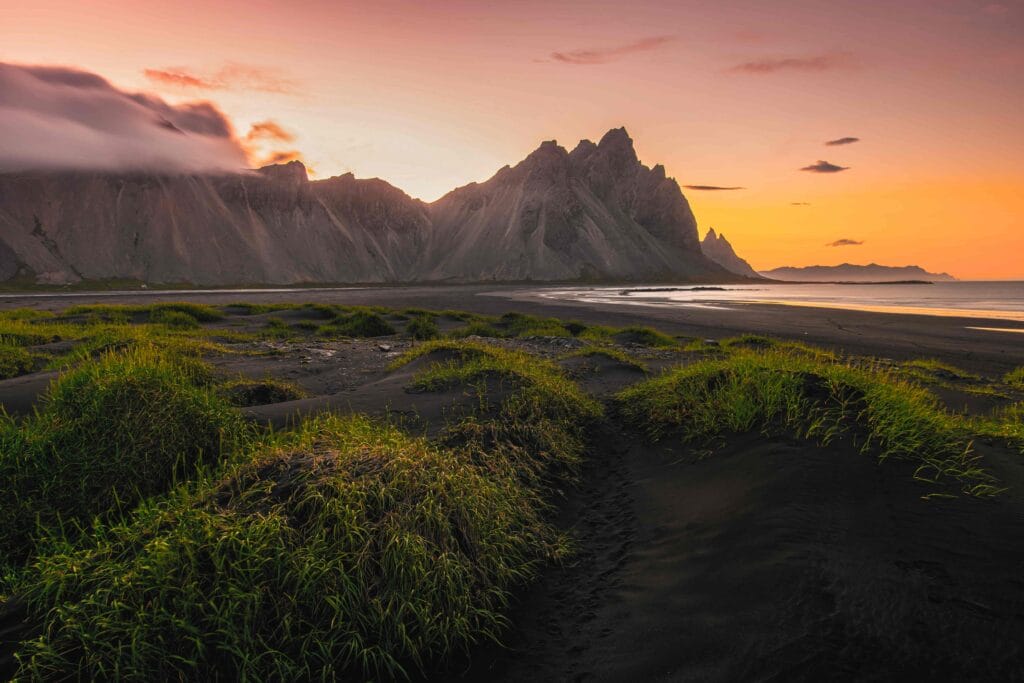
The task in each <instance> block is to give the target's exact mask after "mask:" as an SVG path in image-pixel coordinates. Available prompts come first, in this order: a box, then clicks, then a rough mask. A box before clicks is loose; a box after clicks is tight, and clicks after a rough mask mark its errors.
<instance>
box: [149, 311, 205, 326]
mask: <svg viewBox="0 0 1024 683" xmlns="http://www.w3.org/2000/svg"><path fill="white" fill-rule="evenodd" d="M149 322H151V323H153V324H156V325H167V326H168V327H173V328H175V329H179V330H194V329H197V328H198V327H199V321H198V320H196V319H195V318H194V317H192V316H191V315H189V314H188V313H185V312H184V311H176V310H173V309H163V310H158V311H153V313H152V314H151V315H150V316H149Z"/></svg>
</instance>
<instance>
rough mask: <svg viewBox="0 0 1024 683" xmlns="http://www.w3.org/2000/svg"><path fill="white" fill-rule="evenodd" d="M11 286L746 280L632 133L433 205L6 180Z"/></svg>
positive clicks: (305, 182) (346, 189) (25, 176)
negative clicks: (711, 247)
mask: <svg viewBox="0 0 1024 683" xmlns="http://www.w3.org/2000/svg"><path fill="white" fill-rule="evenodd" d="M0 279H3V280H12V279H14V280H16V281H18V282H26V283H27V282H38V283H48V284H61V283H73V282H77V281H81V280H87V281H92V280H103V279H131V280H138V281H142V282H150V283H189V284H197V285H240V284H293V283H315V282H320V283H373V282H414V281H431V282H435V281H458V282H466V281H519V280H535V281H553V280H613V281H623V280H645V281H655V280H657V281H687V280H718V281H725V280H730V279H735V276H734V275H733V274H731V273H729V272H728V271H727V270H726V269H724V268H722V267H721V266H719V265H718V264H717V263H715V262H713V261H711V260H710V259H708V258H706V257H705V256H704V255H703V253H702V251H701V246H700V243H699V241H698V236H697V226H696V221H695V220H694V217H693V213H692V212H691V210H690V207H689V204H688V203H687V201H686V198H685V197H684V196H683V194H682V192H681V191H680V189H679V185H678V184H677V183H676V182H675V181H674V180H672V179H671V178H667V177H666V176H665V169H664V168H663V167H662V166H655V167H653V168H648V167H646V166H644V165H643V164H641V163H640V161H639V160H638V159H637V156H636V153H635V151H634V150H633V143H632V140H631V139H630V138H629V135H628V134H627V133H626V131H625V129H622V128H620V129H615V130H612V131H609V132H608V133H607V134H606V135H605V136H604V137H603V138H602V139H601V141H600V142H599V143H597V144H594V143H593V142H590V141H587V140H584V141H582V142H580V143H579V145H578V146H577V147H576V148H575V149H574V150H573V151H572V152H568V151H566V150H565V149H564V148H562V147H560V146H558V145H557V144H556V143H555V142H545V143H543V144H542V145H541V146H540V148H539V149H537V150H536V151H534V152H533V153H532V154H530V155H529V156H528V157H526V159H524V160H523V161H522V162H520V163H519V164H517V165H516V166H513V167H505V168H503V169H501V170H500V171H498V172H497V173H496V174H495V175H494V177H492V178H491V179H490V180H487V181H485V182H482V183H472V184H470V185H467V186H465V187H461V188H459V189H456V190H453V191H452V192H450V193H449V194H447V195H445V196H444V197H442V198H441V199H439V200H437V201H436V202H434V203H432V204H427V203H425V202H421V201H419V200H417V199H413V198H412V197H410V196H408V195H407V194H405V193H404V192H402V191H401V190H399V189H397V188H395V187H393V186H391V185H389V184H388V183H386V182H384V181H382V180H378V179H370V180H359V179H356V178H355V177H354V176H352V174H345V175H342V176H337V177H333V178H328V179H326V180H316V181H310V180H309V179H308V177H307V173H306V169H305V167H304V166H303V165H302V164H301V163H299V162H290V163H288V164H282V165H276V166H269V167H266V168H263V169H260V170H259V171H256V172H249V173H239V174H222V175H184V174H171V173H168V174H140V173H132V174H110V173H87V172H63V173H47V172H31V173H30V172H24V173H7V174H0Z"/></svg>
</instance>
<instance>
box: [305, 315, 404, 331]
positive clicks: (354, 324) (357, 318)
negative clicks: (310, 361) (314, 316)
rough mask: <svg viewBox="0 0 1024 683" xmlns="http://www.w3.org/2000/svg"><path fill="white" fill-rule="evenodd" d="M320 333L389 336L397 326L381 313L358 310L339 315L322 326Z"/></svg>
mask: <svg viewBox="0 0 1024 683" xmlns="http://www.w3.org/2000/svg"><path fill="white" fill-rule="evenodd" d="M319 334H321V335H323V336H331V337H334V336H341V337H387V336H389V335H392V334H395V328H394V327H392V326H391V323H389V322H388V321H387V320H385V319H384V318H383V317H382V316H381V314H380V313H376V312H373V311H363V310H356V311H353V312H351V313H342V314H341V315H338V316H337V317H335V318H334V319H333V320H331V322H330V323H328V324H327V325H324V326H323V327H321V328H320V329H319Z"/></svg>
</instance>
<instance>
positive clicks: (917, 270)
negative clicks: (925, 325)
mask: <svg viewBox="0 0 1024 683" xmlns="http://www.w3.org/2000/svg"><path fill="white" fill-rule="evenodd" d="M761 275H763V276H765V277H767V278H771V279H773V280H785V281H790V282H899V281H906V280H927V281H929V282H952V281H954V280H956V278H955V277H953V276H952V275H950V274H949V273H929V272H928V271H926V270H925V269H923V268H921V267H920V266H880V265H878V264H877V263H869V264H868V265H866V266H858V265H854V264H852V263H843V264H842V265H838V266H805V267H803V268H794V267H784V268H775V269H774V270H763V271H761Z"/></svg>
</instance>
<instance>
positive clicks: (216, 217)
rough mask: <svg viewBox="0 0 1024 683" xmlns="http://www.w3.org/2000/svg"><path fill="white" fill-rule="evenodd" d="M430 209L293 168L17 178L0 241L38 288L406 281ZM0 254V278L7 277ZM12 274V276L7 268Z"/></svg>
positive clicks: (385, 190)
mask: <svg viewBox="0 0 1024 683" xmlns="http://www.w3.org/2000/svg"><path fill="white" fill-rule="evenodd" d="M428 232H429V220H428V218H427V211H426V206H425V205H424V204H422V203H421V202H418V201H416V200H414V199H412V198H410V197H408V196H407V195H405V194H404V193H402V192H401V191H400V190H397V189H395V188H394V187H391V186H390V185H388V184H387V183H385V182H383V181H380V180H356V179H355V178H354V177H352V175H351V174H348V175H344V176H339V177H337V178H331V179H329V180H324V181H319V182H308V181H307V179H306V171H305V168H303V167H302V165H301V164H299V163H298V162H292V163H291V164H288V165H287V166H284V167H269V168H267V169H264V170H263V171H262V172H260V173H254V174H248V175H225V176H186V175H168V176H149V175H146V176H143V175H133V176H114V175H106V174H85V173H64V174H49V175H38V174H31V175H30V174H22V175H7V176H5V177H3V178H2V179H0V234H2V235H3V239H4V241H5V242H6V244H7V247H8V248H9V249H10V251H12V252H13V253H14V254H16V256H17V259H18V260H19V262H20V265H21V267H22V268H23V269H24V270H27V271H30V272H31V273H34V274H35V277H36V279H37V281H39V282H48V283H60V282H74V281H76V280H79V279H86V280H98V279H105V278H130V279H136V280H142V281H144V282H165V283H169V282H188V283H194V284H236V283H237V284H245V283H296V282H386V281H396V280H401V279H406V277H407V273H409V272H410V271H411V270H412V269H413V268H414V267H415V262H416V260H417V259H418V258H419V254H420V252H421V250H422V244H423V242H424V240H425V239H426V237H427V234H428ZM3 261H4V258H3V249H0V271H3V269H4V268H3V265H2V263H3ZM8 270H9V269H8Z"/></svg>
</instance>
